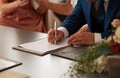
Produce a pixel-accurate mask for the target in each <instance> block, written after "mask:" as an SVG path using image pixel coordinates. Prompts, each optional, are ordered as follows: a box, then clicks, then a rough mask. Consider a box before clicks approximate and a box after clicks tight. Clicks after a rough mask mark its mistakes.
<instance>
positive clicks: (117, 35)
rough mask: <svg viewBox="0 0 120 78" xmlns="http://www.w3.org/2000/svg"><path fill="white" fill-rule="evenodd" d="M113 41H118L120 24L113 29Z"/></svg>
mask: <svg viewBox="0 0 120 78" xmlns="http://www.w3.org/2000/svg"><path fill="white" fill-rule="evenodd" d="M113 39H114V41H115V42H117V43H120V26H119V27H117V29H116V31H115V36H113Z"/></svg>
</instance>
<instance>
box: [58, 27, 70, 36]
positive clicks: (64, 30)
mask: <svg viewBox="0 0 120 78" xmlns="http://www.w3.org/2000/svg"><path fill="white" fill-rule="evenodd" d="M58 30H61V31H63V33H64V38H65V37H68V36H69V33H68V30H67V29H66V28H65V27H59V28H58Z"/></svg>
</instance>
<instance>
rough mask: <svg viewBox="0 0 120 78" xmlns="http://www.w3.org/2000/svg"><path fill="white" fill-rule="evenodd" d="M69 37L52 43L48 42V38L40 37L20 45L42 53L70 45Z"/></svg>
mask: <svg viewBox="0 0 120 78" xmlns="http://www.w3.org/2000/svg"><path fill="white" fill-rule="evenodd" d="M67 42H68V38H66V39H63V40H62V41H61V42H60V43H58V44H51V43H49V42H48V39H47V38H43V39H40V40H38V41H34V42H30V43H25V44H22V45H19V46H20V47H22V48H25V49H29V50H32V51H37V52H40V53H45V52H49V51H53V50H56V49H59V48H63V47H66V46H68V44H67Z"/></svg>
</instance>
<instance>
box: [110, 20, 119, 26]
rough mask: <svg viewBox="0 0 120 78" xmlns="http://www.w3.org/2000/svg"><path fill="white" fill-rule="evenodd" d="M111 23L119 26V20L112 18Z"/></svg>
mask: <svg viewBox="0 0 120 78" xmlns="http://www.w3.org/2000/svg"><path fill="white" fill-rule="evenodd" d="M111 24H112V26H113V27H115V28H117V27H118V26H120V20H119V19H114V20H113V21H112V23H111Z"/></svg>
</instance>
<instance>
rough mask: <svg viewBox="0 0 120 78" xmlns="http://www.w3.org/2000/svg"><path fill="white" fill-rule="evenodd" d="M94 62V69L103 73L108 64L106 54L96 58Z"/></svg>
mask: <svg viewBox="0 0 120 78" xmlns="http://www.w3.org/2000/svg"><path fill="white" fill-rule="evenodd" d="M93 64H94V65H93V69H94V71H96V72H98V73H101V72H102V71H103V70H104V69H105V67H106V64H107V60H106V57H105V56H104V55H103V56H100V57H98V58H97V59H95V60H94V63H93Z"/></svg>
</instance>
